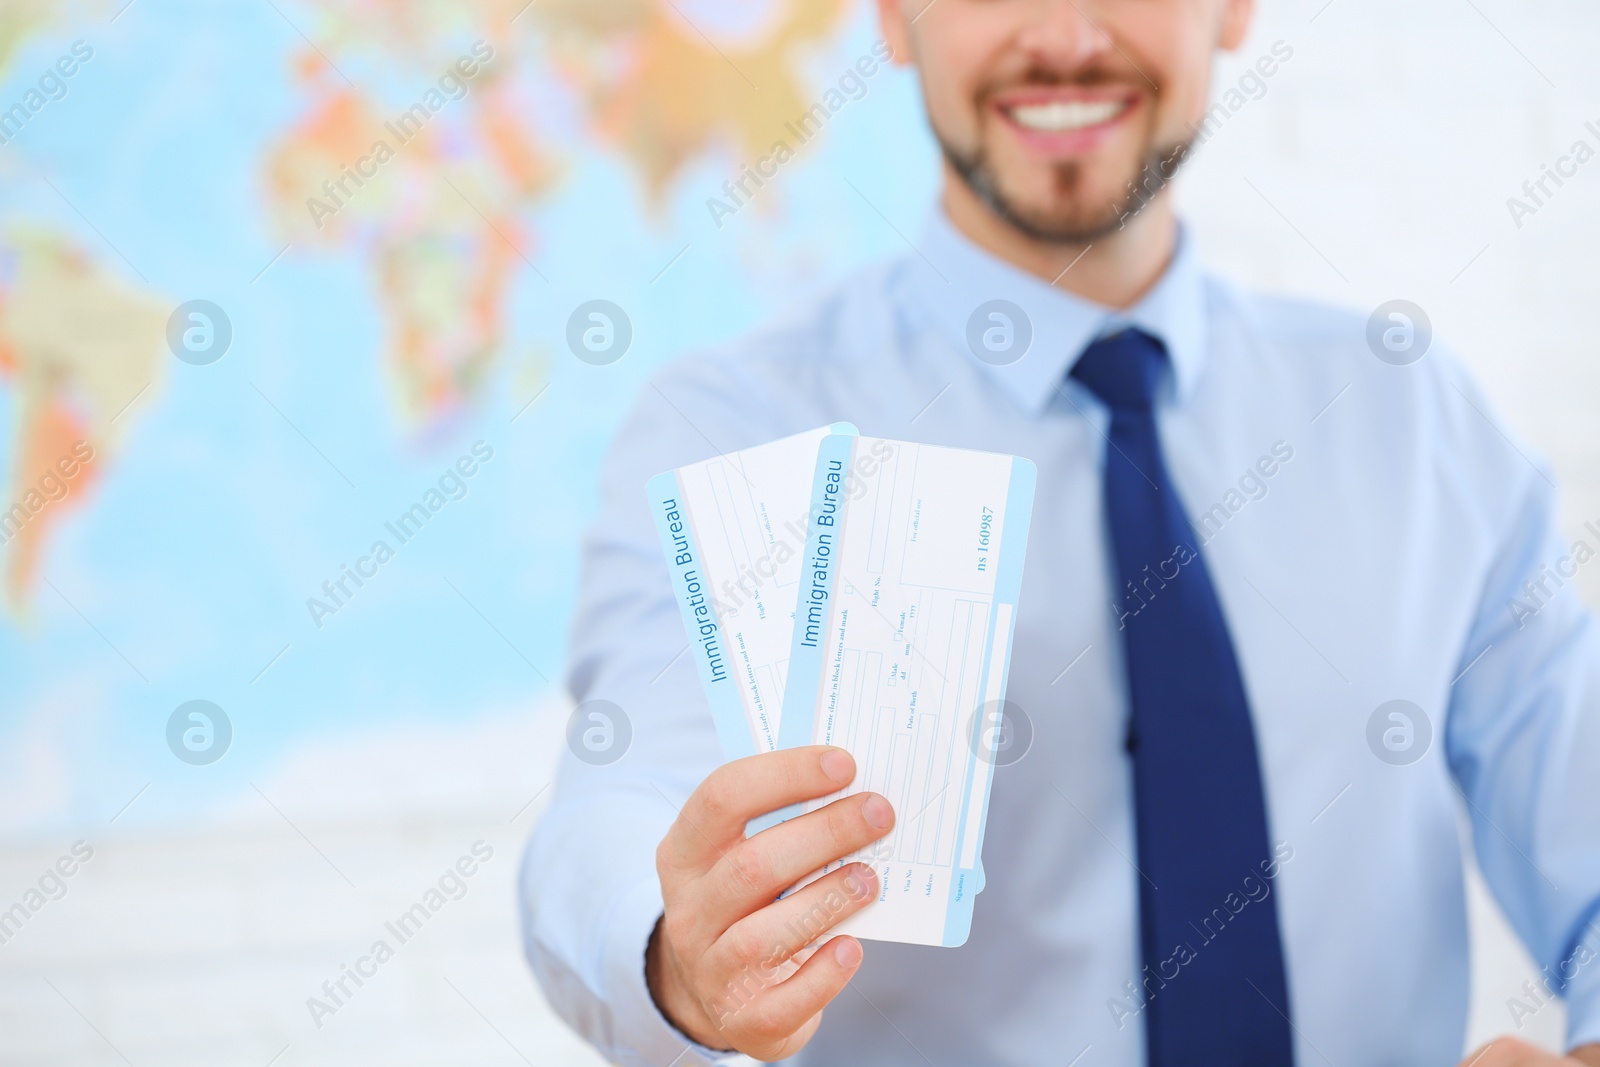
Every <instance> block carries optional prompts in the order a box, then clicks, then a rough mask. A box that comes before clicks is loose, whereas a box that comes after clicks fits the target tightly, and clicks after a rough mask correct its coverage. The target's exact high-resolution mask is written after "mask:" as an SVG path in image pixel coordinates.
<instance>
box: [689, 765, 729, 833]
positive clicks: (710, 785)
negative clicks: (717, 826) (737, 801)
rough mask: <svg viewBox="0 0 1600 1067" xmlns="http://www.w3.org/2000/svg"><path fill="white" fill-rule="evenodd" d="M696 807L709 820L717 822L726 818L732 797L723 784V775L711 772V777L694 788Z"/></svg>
mask: <svg viewBox="0 0 1600 1067" xmlns="http://www.w3.org/2000/svg"><path fill="white" fill-rule="evenodd" d="M694 795H695V800H696V807H698V808H699V809H700V813H701V815H702V816H703V817H704V818H706V819H707V820H709V821H711V822H719V821H721V820H722V819H724V818H726V817H727V815H728V811H729V806H730V804H731V802H732V797H731V796H730V795H729V793H728V789H727V787H726V786H725V785H724V784H723V777H722V775H720V774H718V773H713V774H712V775H711V777H709V778H707V779H706V780H705V781H703V782H701V783H700V788H699V789H696V790H695V794H694Z"/></svg>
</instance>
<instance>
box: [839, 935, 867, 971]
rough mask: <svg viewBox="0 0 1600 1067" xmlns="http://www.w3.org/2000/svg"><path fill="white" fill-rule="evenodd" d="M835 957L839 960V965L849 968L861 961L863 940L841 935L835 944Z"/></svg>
mask: <svg viewBox="0 0 1600 1067" xmlns="http://www.w3.org/2000/svg"><path fill="white" fill-rule="evenodd" d="M833 958H834V959H836V960H838V961H839V966H841V967H843V968H844V969H845V970H847V971H848V970H849V969H850V968H852V967H854V966H855V965H856V964H858V963H860V962H861V942H859V941H857V940H856V939H855V938H853V937H841V938H840V939H839V943H838V944H837V945H835V946H834V949H833Z"/></svg>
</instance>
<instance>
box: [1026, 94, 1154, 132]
mask: <svg viewBox="0 0 1600 1067" xmlns="http://www.w3.org/2000/svg"><path fill="white" fill-rule="evenodd" d="M1125 107H1127V103H1126V102H1125V101H1122V100H1101V101H1096V102H1094V103H1090V102H1087V101H1081V100H1060V101H1056V102H1053V103H1049V104H1027V105H1020V106H1018V107H1013V108H1011V117H1012V118H1013V119H1016V120H1017V123H1018V124H1019V125H1022V126H1026V127H1027V128H1028V129H1030V130H1039V131H1041V132H1044V133H1060V132H1062V131H1063V130H1081V129H1083V128H1084V127H1085V126H1098V125H1099V124H1100V123H1102V122H1108V121H1110V120H1111V119H1113V118H1116V117H1117V116H1118V115H1119V114H1121V113H1122V110H1123V109H1124V108H1125Z"/></svg>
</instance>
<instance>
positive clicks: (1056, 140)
mask: <svg viewBox="0 0 1600 1067" xmlns="http://www.w3.org/2000/svg"><path fill="white" fill-rule="evenodd" d="M1138 106H1139V105H1138V103H1137V102H1136V101H1130V102H1129V103H1128V105H1127V106H1126V107H1124V108H1123V109H1122V110H1121V111H1119V112H1117V113H1116V114H1115V115H1113V116H1112V117H1111V118H1109V119H1107V120H1106V121H1104V122H1101V123H1097V124H1096V125H1094V126H1083V127H1080V128H1078V129H1076V130H1061V131H1059V132H1054V133H1052V132H1048V131H1045V130H1034V129H1029V128H1028V127H1027V126H1024V125H1022V123H1020V122H1018V121H1017V120H1016V119H1014V118H1012V117H1011V116H1010V115H1009V114H1008V113H1007V112H1006V110H1005V109H1004V108H1000V107H996V108H995V111H996V112H998V114H999V115H1000V118H1001V119H1002V120H1003V121H1004V122H1005V124H1006V125H1007V126H1009V127H1011V129H1012V130H1013V131H1015V133H1016V135H1017V137H1018V138H1019V139H1020V140H1021V141H1022V143H1023V144H1025V145H1027V146H1028V147H1029V148H1031V149H1032V150H1033V151H1035V152H1037V153H1039V154H1040V155H1044V156H1052V157H1061V156H1077V155H1084V154H1085V153H1088V152H1092V151H1093V150H1094V149H1096V148H1098V147H1099V146H1100V145H1101V143H1102V142H1104V141H1105V140H1106V138H1108V137H1110V136H1111V134H1112V133H1113V132H1114V131H1115V130H1116V129H1117V127H1118V126H1120V125H1122V124H1123V123H1124V122H1125V121H1127V118H1128V116H1129V115H1131V114H1133V111H1134V109H1135V108H1136V107H1138Z"/></svg>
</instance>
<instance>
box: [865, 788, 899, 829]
mask: <svg viewBox="0 0 1600 1067" xmlns="http://www.w3.org/2000/svg"><path fill="white" fill-rule="evenodd" d="M861 814H862V815H863V816H865V817H866V820H867V822H869V823H871V824H872V828H873V829H874V830H887V829H888V828H889V827H891V826H893V825H894V809H893V808H891V807H890V806H889V802H888V801H887V800H885V799H883V798H882V797H880V796H879V795H878V794H876V793H874V794H872V795H871V796H870V797H868V798H867V802H866V803H865V804H863V805H861Z"/></svg>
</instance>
